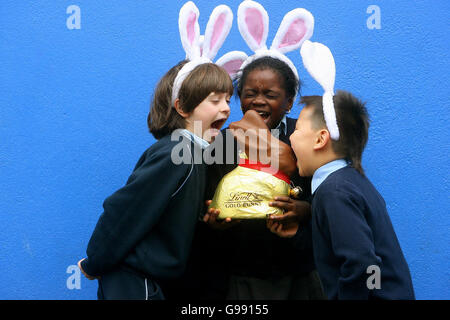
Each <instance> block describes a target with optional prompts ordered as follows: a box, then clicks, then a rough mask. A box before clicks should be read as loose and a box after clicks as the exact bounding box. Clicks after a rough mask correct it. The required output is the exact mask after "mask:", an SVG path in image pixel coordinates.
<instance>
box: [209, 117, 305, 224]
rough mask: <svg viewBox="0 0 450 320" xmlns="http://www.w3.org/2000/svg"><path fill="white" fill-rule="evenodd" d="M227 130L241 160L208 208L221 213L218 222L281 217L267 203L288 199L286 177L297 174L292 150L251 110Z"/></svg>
mask: <svg viewBox="0 0 450 320" xmlns="http://www.w3.org/2000/svg"><path fill="white" fill-rule="evenodd" d="M230 129H231V131H232V133H233V135H234V136H235V138H236V139H237V141H238V142H239V144H240V146H241V159H240V162H239V165H238V167H237V168H235V169H234V170H233V171H231V172H230V173H228V174H227V175H225V176H224V177H223V179H222V180H221V181H220V183H219V185H218V186H217V189H216V192H215V194H214V197H213V200H212V203H211V205H210V207H212V208H216V209H219V210H220V214H219V216H218V218H219V219H225V218H228V217H230V218H232V219H265V218H267V216H269V215H272V214H283V211H282V210H281V209H279V208H275V207H270V206H269V202H271V201H273V199H274V197H276V196H289V195H290V191H291V188H290V186H289V184H290V179H289V176H290V175H291V174H292V173H293V172H295V170H297V168H296V160H295V156H294V154H293V152H292V149H291V148H290V147H289V146H288V145H287V144H285V143H283V142H281V141H280V140H278V139H277V138H275V137H274V136H273V135H272V134H271V132H270V130H269V129H268V128H267V126H266V124H265V123H264V120H263V119H262V118H261V116H260V115H259V114H258V113H257V112H256V111H253V110H250V111H247V112H246V113H245V115H244V117H243V118H242V120H240V121H237V122H233V123H231V124H230Z"/></svg>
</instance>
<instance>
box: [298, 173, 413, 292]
mask: <svg viewBox="0 0 450 320" xmlns="http://www.w3.org/2000/svg"><path fill="white" fill-rule="evenodd" d="M301 236H304V234H303V235H302V232H298V233H297V235H296V238H298V237H301ZM312 237H313V251H314V258H315V259H314V260H315V263H316V267H317V270H318V272H319V275H320V279H321V281H322V284H323V287H324V291H325V293H326V294H327V296H328V298H329V299H414V290H413V285H412V281H411V275H410V272H409V268H408V265H407V263H406V260H405V258H404V256H403V252H402V250H401V248H400V244H399V242H398V239H397V236H396V234H395V231H394V228H393V226H392V223H391V220H390V218H389V215H388V213H387V210H386V204H385V202H384V199H383V198H382V196H381V195H380V194H379V193H378V191H377V190H376V189H375V187H374V186H373V185H372V183H371V182H370V181H369V180H368V179H367V178H366V177H365V176H363V175H361V174H360V173H359V172H358V171H357V170H356V169H354V168H352V167H349V166H347V167H344V168H342V169H339V170H337V171H335V172H333V173H332V174H330V175H329V176H328V177H327V178H326V179H325V181H323V182H322V184H321V185H320V186H319V187H318V189H317V190H316V191H315V192H314V195H313V201H312ZM371 266H377V267H379V270H380V277H379V279H378V280H379V282H378V283H377V279H376V278H375V276H376V271H374V269H373V267H371ZM369 267H370V268H369ZM368 268H369V270H368ZM368 282H369V285H368ZM377 284H378V285H379V286H380V288H379V289H377V288H376V287H374V286H375V285H377ZM369 288H370V289H369Z"/></svg>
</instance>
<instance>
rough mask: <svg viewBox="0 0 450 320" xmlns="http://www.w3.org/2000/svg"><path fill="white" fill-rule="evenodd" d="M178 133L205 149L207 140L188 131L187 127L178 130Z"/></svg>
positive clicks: (207, 144)
mask: <svg viewBox="0 0 450 320" xmlns="http://www.w3.org/2000/svg"><path fill="white" fill-rule="evenodd" d="M180 133H181V134H182V135H183V136H185V137H186V138H188V139H189V140H190V141H192V142H194V143H196V144H198V145H199V146H200V147H202V149H206V148H207V147H208V146H209V142H208V141H206V140H204V139H202V138H200V137H199V136H197V135H195V134H193V133H192V132H190V131H189V130H187V129H182V130H181V131H180Z"/></svg>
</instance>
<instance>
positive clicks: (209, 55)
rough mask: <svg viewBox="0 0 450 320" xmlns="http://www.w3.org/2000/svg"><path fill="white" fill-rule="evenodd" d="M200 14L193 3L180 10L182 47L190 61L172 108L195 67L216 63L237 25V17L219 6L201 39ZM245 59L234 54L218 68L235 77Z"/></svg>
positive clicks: (176, 86) (174, 90) (177, 84)
mask: <svg viewBox="0 0 450 320" xmlns="http://www.w3.org/2000/svg"><path fill="white" fill-rule="evenodd" d="M199 16H200V12H199V10H198V8H197V7H196V6H195V4H194V3H193V2H192V1H189V2H187V3H185V4H184V5H183V7H182V8H181V9H180V15H179V19H178V27H179V29H180V38H181V44H182V45H183V48H184V51H185V52H186V59H187V60H189V62H188V63H186V64H185V65H184V66H183V67H182V68H181V70H180V71H179V72H178V75H177V77H176V78H175V81H174V83H173V88H172V105H173V104H174V102H175V100H176V99H177V97H178V93H179V91H180V88H181V85H182V83H183V81H184V80H185V79H186V77H187V76H188V75H189V73H190V72H191V71H192V70H194V69H195V67H197V66H199V65H201V64H204V63H212V60H213V59H214V57H215V56H216V54H217V52H218V51H219V49H220V47H222V44H223V43H224V41H225V39H226V37H227V36H228V33H229V32H230V29H231V26H232V23H233V13H232V11H231V9H230V8H229V7H228V6H226V5H219V6H217V7H216V8H215V9H214V10H213V12H212V13H211V16H210V17H209V20H208V23H207V25H206V30H205V35H204V36H201V35H200V27H199V24H198V17H199ZM243 60H244V58H243V56H242V54H241V53H239V52H230V53H228V54H226V55H225V56H223V57H222V58H221V59H219V60H218V61H217V63H216V64H217V65H219V66H221V67H223V68H224V69H225V70H227V72H228V73H229V74H230V76H231V77H233V76H235V74H236V73H237V70H239V69H240V66H241V64H242V61H243Z"/></svg>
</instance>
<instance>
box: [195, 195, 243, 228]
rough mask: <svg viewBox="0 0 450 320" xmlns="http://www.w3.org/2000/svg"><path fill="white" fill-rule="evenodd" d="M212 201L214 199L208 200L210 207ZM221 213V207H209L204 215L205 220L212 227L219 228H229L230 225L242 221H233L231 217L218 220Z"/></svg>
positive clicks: (207, 203)
mask: <svg viewBox="0 0 450 320" xmlns="http://www.w3.org/2000/svg"><path fill="white" fill-rule="evenodd" d="M211 202H212V200H208V201H206V206H207V207H209V205H210V204H211ZM219 214H220V210H219V209H215V208H209V209H208V211H207V212H206V213H205V215H204V217H203V221H204V222H205V223H207V224H208V225H209V226H210V227H212V228H214V229H219V230H225V229H228V228H229V227H231V226H234V225H235V224H236V223H239V222H240V220H233V221H232V220H231V218H229V217H228V218H226V219H225V220H223V221H217V217H218V216H219Z"/></svg>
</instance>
